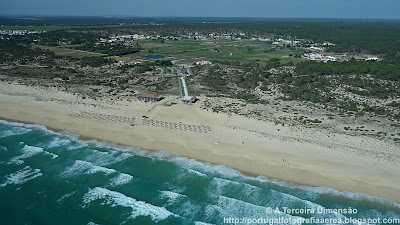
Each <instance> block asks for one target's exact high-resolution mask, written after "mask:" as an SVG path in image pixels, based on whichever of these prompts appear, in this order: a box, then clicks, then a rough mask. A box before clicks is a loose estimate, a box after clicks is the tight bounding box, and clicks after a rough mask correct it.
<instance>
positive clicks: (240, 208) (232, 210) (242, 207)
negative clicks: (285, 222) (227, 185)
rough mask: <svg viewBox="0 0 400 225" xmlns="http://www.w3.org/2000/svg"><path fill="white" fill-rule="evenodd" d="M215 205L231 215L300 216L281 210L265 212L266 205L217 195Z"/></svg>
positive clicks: (257, 216) (254, 216) (258, 216)
mask: <svg viewBox="0 0 400 225" xmlns="http://www.w3.org/2000/svg"><path fill="white" fill-rule="evenodd" d="M217 206H218V207H219V208H221V209H223V210H224V211H225V212H227V213H229V214H230V216H231V217H234V216H235V217H244V216H248V215H251V217H253V218H266V219H267V218H279V217H281V218H282V217H283V218H292V219H301V217H297V216H292V215H289V214H285V213H283V212H280V213H276V214H275V213H272V214H267V213H266V207H264V206H258V205H254V204H251V203H248V202H244V201H241V200H238V199H234V198H229V197H225V196H218V202H217Z"/></svg>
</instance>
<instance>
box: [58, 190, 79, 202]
mask: <svg viewBox="0 0 400 225" xmlns="http://www.w3.org/2000/svg"><path fill="white" fill-rule="evenodd" d="M76 192H78V191H74V192H72V193H68V194H65V195H63V196H61V198H60V199H58V203H61V202H62V201H63V200H64V199H66V198H69V197H71V196H72V195H74V194H75V193H76Z"/></svg>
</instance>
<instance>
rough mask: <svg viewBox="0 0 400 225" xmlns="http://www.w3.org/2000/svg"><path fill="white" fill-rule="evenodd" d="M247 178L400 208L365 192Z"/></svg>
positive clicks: (308, 191) (319, 193)
mask: <svg viewBox="0 0 400 225" xmlns="http://www.w3.org/2000/svg"><path fill="white" fill-rule="evenodd" d="M247 178H248V179H251V180H257V181H261V182H267V183H274V184H277V185H279V186H282V187H290V188H294V189H299V190H303V191H306V192H307V193H314V194H318V195H332V196H334V197H341V198H346V199H352V200H356V201H368V202H374V203H377V204H380V205H384V206H389V207H393V208H398V209H400V204H397V203H395V202H393V201H390V200H386V199H383V198H378V197H375V196H370V195H367V194H362V193H352V192H347V191H338V190H335V189H332V188H326V187H310V186H305V185H297V184H293V183H288V182H285V181H278V180H270V179H268V178H266V177H264V176H258V177H256V178H252V177H247Z"/></svg>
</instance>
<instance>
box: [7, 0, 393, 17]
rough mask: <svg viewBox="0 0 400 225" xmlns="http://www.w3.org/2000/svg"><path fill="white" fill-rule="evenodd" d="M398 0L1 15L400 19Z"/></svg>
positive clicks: (179, 3)
mask: <svg viewBox="0 0 400 225" xmlns="http://www.w3.org/2000/svg"><path fill="white" fill-rule="evenodd" d="M399 8H400V1H397V0H380V1H378V0H369V1H365V0H337V1H327V0H302V1H299V0H280V1H272V0H251V1H244V0H218V1H212V0H203V1H188V0H170V1H163V0H153V1H146V2H137V1H128V0H118V1H113V2H110V1H104V0H98V1H93V0H89V1H77V0H70V1H68V2H67V1H63V2H55V1H50V0H38V1H28V0H17V1H5V2H3V4H2V7H1V9H0V15H2V16H90V17H221V18H229V17H230V18H289V19H290V18H305V19H400V14H399V13H398V9H399Z"/></svg>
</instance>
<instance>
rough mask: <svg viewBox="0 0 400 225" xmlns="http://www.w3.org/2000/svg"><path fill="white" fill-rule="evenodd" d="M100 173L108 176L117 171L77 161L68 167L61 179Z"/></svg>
mask: <svg viewBox="0 0 400 225" xmlns="http://www.w3.org/2000/svg"><path fill="white" fill-rule="evenodd" d="M98 172H101V173H105V174H107V175H108V174H112V173H116V172H117V171H116V170H114V169H109V168H106V167H101V166H96V165H93V164H92V163H90V162H86V161H82V160H76V161H75V162H74V164H73V165H72V166H70V167H68V168H67V169H66V170H65V171H64V172H62V173H61V177H63V178H66V177H72V176H78V175H82V174H93V173H98Z"/></svg>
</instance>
